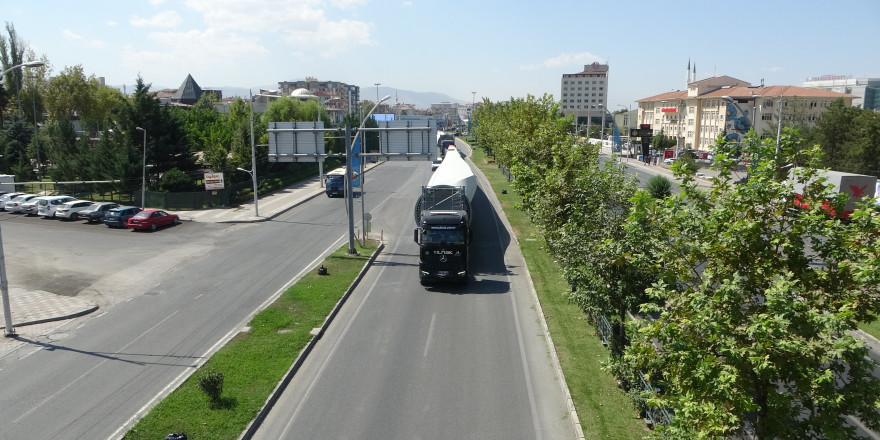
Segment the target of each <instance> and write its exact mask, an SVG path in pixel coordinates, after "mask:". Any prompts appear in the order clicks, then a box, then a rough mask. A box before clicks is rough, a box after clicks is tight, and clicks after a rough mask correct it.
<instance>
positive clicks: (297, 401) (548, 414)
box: [255, 162, 576, 439]
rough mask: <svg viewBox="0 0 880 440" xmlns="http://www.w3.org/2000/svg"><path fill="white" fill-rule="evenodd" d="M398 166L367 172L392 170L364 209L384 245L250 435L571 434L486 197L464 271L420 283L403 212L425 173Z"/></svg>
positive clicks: (511, 249) (539, 333)
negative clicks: (466, 276) (461, 281)
mask: <svg viewBox="0 0 880 440" xmlns="http://www.w3.org/2000/svg"><path fill="white" fill-rule="evenodd" d="M402 166H404V165H400V164H395V163H393V162H392V163H389V164H385V165H383V170H382V173H377V174H381V175H383V176H387V175H392V176H394V177H395V178H394V179H393V180H392V181H391V182H390V186H389V184H388V183H383V184H381V186H379V187H378V188H377V190H378V191H379V192H380V193H389V194H393V196H391V197H388V198H387V199H385V201H384V202H383V203H382V204H381V205H380V206H377V207H376V208H374V210H376V211H378V212H381V213H385V215H382V216H381V218H382V221H381V225H380V227H381V228H382V230H383V231H384V235H385V241H386V250H385V252H383V253H382V254H381V255H380V256H379V258H378V260H377V262H376V264H375V265H374V266H373V268H372V269H371V270H370V271H369V273H368V275H367V276H366V278H365V279H364V280H363V281H362V282H361V283H360V285H359V287H358V289H357V290H356V291H355V293H354V294H353V295H352V297H351V299H349V302H348V303H347V304H346V305H345V307H344V308H343V310H342V313H341V314H340V315H339V316H338V317H337V319H336V320H335V321H334V323H333V324H331V325H330V327H329V328H328V331H327V333H326V334H325V336H324V338H323V339H322V340H321V341H320V343H319V344H318V345H317V347H316V349H315V350H314V351H313V352H312V353H311V354H310V355H309V358H308V359H307V361H306V362H305V364H304V365H303V367H302V368H301V369H300V370H299V371H298V372H297V375H296V376H295V377H294V380H293V381H292V383H291V384H290V386H289V387H288V389H287V390H286V392H285V393H284V394H283V395H282V397H281V399H280V401H279V402H278V403H277V404H276V406H275V407H274V408H273V410H272V412H271V413H270V415H269V417H268V418H267V420H266V421H265V422H264V423H263V424H262V426H261V429H260V430H259V431H258V432H257V434H256V436H255V438H259V439H278V438H322V439H330V438H333V439H361V438H365V439H367V438H369V439H380V438H381V439H449V438H457V439H469V438H470V439H566V438H569V439H571V438H575V437H576V436H575V432H574V427H573V424H572V421H571V420H570V419H569V418H568V417H567V415H568V412H567V408H566V406H565V396H564V393H563V391H562V389H561V387H560V382H559V378H558V376H557V374H556V370H555V369H554V367H553V364H552V362H551V358H550V357H549V355H548V351H549V350H550V348H549V347H548V345H547V342H546V340H545V338H544V332H543V330H542V328H541V322H540V317H539V316H538V312H537V310H536V307H535V303H534V298H533V294H532V291H531V287H530V285H529V284H528V280H527V270H526V268H525V266H524V262H523V260H522V256H521V255H520V254H519V249H518V247H517V245H516V243H515V242H512V241H511V237H510V236H509V235H508V233H507V230H506V229H505V228H504V225H503V224H502V221H501V219H500V218H499V217H498V216H497V215H496V214H495V210H494V207H493V205H492V203H490V200H489V198H488V197H487V196H486V194H485V193H484V192H482V191H477V195H476V196H475V201H474V228H475V231H474V239H475V241H474V244H473V245H472V252H473V254H472V269H473V270H474V272H475V276H474V279H473V280H472V281H471V282H470V283H469V284H468V285H467V286H457V285H438V286H436V287H427V288H426V287H423V286H421V285H420V284H419V279H418V274H417V261H418V246H417V245H416V244H415V243H413V240H412V235H413V234H412V231H413V228H414V227H415V223H414V221H413V218H412V215H411V212H412V207H413V205H414V203H415V199H416V197H417V196H418V193H419V188H420V186H421V185H423V184H425V183H426V182H427V180H428V178H429V177H430V170H429V168H428V167H427V164H418V166H419V167H423V170H419V171H418V172H416V173H412V172H411V171H409V170H408V168H407V171H406V172H405V173H399V175H398V171H397V170H398V169H400V167H402ZM406 166H407V167H409V165H406ZM376 187H377V184H373V185H371V186H370V187H368V188H376ZM368 192H370V193H372V192H371V191H370V190H368ZM368 203H369V202H368ZM390 213H401V215H388V214H390ZM375 217H376V216H375V215H374V218H375Z"/></svg>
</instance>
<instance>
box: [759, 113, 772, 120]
mask: <svg viewBox="0 0 880 440" xmlns="http://www.w3.org/2000/svg"><path fill="white" fill-rule="evenodd" d="M761 120H762V121H772V120H773V114H772V113H764V114H763V115H761Z"/></svg>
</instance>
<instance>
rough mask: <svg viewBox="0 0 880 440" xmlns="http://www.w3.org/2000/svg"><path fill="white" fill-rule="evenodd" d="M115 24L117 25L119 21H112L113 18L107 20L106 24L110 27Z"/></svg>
mask: <svg viewBox="0 0 880 440" xmlns="http://www.w3.org/2000/svg"><path fill="white" fill-rule="evenodd" d="M117 25H119V23H117V22H115V21H113V20H108V21H107V26H111V27H112V26H117Z"/></svg>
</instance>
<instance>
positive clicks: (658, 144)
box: [651, 130, 678, 151]
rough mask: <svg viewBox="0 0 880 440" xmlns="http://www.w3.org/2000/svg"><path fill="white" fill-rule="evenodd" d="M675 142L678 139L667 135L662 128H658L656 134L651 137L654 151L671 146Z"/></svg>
mask: <svg viewBox="0 0 880 440" xmlns="http://www.w3.org/2000/svg"><path fill="white" fill-rule="evenodd" d="M677 143H678V141H676V140H675V139H674V138H671V137H669V136H667V135H666V133H664V132H663V130H660V133H657V135H656V136H654V137H652V138H651V145H652V146H653V147H654V151H663V150H666V149H669V148H672V147H674V146H675V144H677Z"/></svg>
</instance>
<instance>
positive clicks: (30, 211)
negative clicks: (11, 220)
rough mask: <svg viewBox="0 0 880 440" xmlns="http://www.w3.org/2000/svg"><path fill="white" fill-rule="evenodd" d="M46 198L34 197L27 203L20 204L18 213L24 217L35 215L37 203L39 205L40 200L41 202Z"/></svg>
mask: <svg viewBox="0 0 880 440" xmlns="http://www.w3.org/2000/svg"><path fill="white" fill-rule="evenodd" d="M46 197H47V196H39V197H34V198H32V199H30V200H28V201H27V202H24V203H22V204H21V206H19V212H21V213H22V214H24V215H37V209H38V206H37V203H40V200H43V199H45V198H46Z"/></svg>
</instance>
